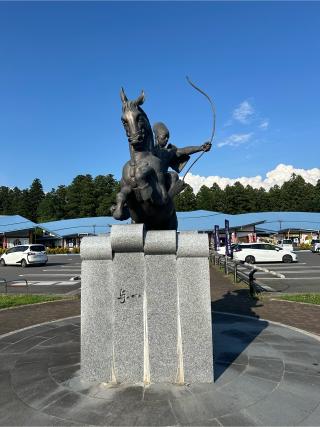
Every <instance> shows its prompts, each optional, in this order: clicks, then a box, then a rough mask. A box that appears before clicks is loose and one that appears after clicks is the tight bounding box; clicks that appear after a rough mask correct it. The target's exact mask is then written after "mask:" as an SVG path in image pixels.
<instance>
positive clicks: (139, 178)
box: [112, 89, 211, 230]
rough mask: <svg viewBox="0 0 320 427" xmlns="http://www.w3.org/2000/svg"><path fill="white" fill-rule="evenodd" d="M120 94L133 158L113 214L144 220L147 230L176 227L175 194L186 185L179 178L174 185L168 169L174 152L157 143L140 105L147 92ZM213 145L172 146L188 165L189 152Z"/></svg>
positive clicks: (135, 220) (138, 221) (122, 218)
mask: <svg viewBox="0 0 320 427" xmlns="http://www.w3.org/2000/svg"><path fill="white" fill-rule="evenodd" d="M120 97H121V101H122V117H121V120H122V123H123V127H124V129H125V131H126V134H127V137H128V141H129V149H130V160H129V161H128V162H127V163H126V164H125V165H124V167H123V171H122V179H121V189H120V192H119V193H118V194H117V198H116V205H115V206H113V208H112V214H113V217H114V218H115V219H117V220H125V219H128V218H130V217H131V218H132V220H133V221H134V222H135V223H144V224H145V227H146V229H147V230H176V229H177V226H178V222H177V215H176V211H175V207H174V203H173V200H172V198H173V195H174V194H177V193H178V192H180V191H182V190H183V188H184V185H181V183H182V182H181V180H178V182H177V183H176V184H177V190H176V191H174V189H172V188H170V183H171V185H172V180H170V176H169V174H168V173H167V171H168V167H169V166H171V167H172V165H171V164H170V161H172V155H171V156H169V157H168V156H165V155H163V153H162V154H161V149H160V148H159V147H155V146H154V139H153V133H152V129H151V126H150V122H149V119H148V117H147V115H146V113H145V112H144V111H143V110H142V108H141V107H140V106H141V105H142V104H143V102H144V99H145V97H144V92H143V91H142V93H141V95H140V96H139V97H138V98H137V99H136V100H134V101H130V100H128V98H127V96H126V95H125V93H124V90H123V89H122V90H121V93H120ZM172 147H173V148H172ZM210 147H211V144H204V145H201V146H197V147H186V148H183V149H178V148H176V147H174V146H171V148H170V150H174V155H175V156H176V158H177V159H178V161H179V159H181V163H183V165H185V163H186V161H187V160H188V159H189V156H188V155H189V154H192V153H195V152H198V151H208V150H209V149H210ZM163 150H165V148H163ZM171 154H172V153H171ZM167 158H169V159H170V161H169V160H166V159H167ZM169 190H170V191H169ZM168 191H169V193H168Z"/></svg>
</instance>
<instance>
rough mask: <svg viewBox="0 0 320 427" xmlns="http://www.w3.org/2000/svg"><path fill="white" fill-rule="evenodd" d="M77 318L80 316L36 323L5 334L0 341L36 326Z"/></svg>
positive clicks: (0, 336)
mask: <svg viewBox="0 0 320 427" xmlns="http://www.w3.org/2000/svg"><path fill="white" fill-rule="evenodd" d="M77 317H80V316H79V315H77V316H70V317H63V318H62V319H56V320H49V321H48V322H42V323H37V324H36V325H31V326H26V327H25V328H21V329H16V330H15V331H11V332H7V333H6V334H3V335H0V340H1V339H2V338H5V337H9V336H10V335H14V334H16V333H18V332H22V331H27V330H28V329H32V328H36V327H38V326H45V325H49V324H50V323H54V322H62V321H63V320H71V319H75V318H77Z"/></svg>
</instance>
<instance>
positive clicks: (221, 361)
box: [211, 289, 268, 381]
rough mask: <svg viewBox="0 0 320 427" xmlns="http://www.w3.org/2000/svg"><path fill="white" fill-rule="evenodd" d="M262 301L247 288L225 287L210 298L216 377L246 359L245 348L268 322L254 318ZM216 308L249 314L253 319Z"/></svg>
mask: <svg viewBox="0 0 320 427" xmlns="http://www.w3.org/2000/svg"><path fill="white" fill-rule="evenodd" d="M261 305H263V304H261V302H260V301H259V300H258V299H256V298H251V297H250V296H249V292H248V290H247V289H237V290H234V291H232V292H230V291H228V292H226V293H225V294H224V295H223V297H222V298H221V299H219V300H216V301H213V302H211V310H212V323H213V331H212V335H213V352H214V379H215V381H216V380H217V379H218V378H219V377H220V376H221V375H222V374H223V373H224V371H225V370H226V369H228V367H229V366H230V365H231V364H232V363H237V364H239V365H241V364H246V363H247V356H246V355H245V354H244V352H245V350H246V348H247V347H248V346H249V344H250V343H251V342H252V341H253V340H254V339H255V338H256V337H257V336H258V335H259V334H260V333H261V332H262V331H263V330H264V329H265V328H266V327H267V326H268V322H265V321H257V320H258V319H259V316H258V315H257V314H256V313H255V312H254V310H253V309H254V308H255V307H259V306H261ZM219 312H220V313H222V312H224V313H230V314H235V315H237V314H240V315H245V316H250V317H252V320H251V319H244V318H241V317H237V316H228V315H226V314H220V313H219Z"/></svg>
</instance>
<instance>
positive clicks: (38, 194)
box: [25, 178, 44, 222]
mask: <svg viewBox="0 0 320 427" xmlns="http://www.w3.org/2000/svg"><path fill="white" fill-rule="evenodd" d="M25 195H26V198H27V202H26V203H27V205H28V206H27V210H28V219H30V220H31V221H35V222H36V221H37V219H38V208H39V205H40V203H41V201H42V200H43V199H44V192H43V188H42V184H41V181H40V179H39V178H36V179H34V180H33V182H32V184H31V186H30V189H29V190H28V193H27V194H26V193H25Z"/></svg>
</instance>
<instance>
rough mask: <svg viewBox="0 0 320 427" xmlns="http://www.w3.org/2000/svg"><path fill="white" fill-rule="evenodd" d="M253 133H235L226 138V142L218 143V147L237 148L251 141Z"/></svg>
mask: <svg viewBox="0 0 320 427" xmlns="http://www.w3.org/2000/svg"><path fill="white" fill-rule="evenodd" d="M252 135H253V133H252V132H250V133H234V134H233V135H230V136H229V137H228V138H226V139H225V140H224V141H221V142H218V144H217V147H224V146H226V145H229V146H231V147H237V146H238V145H241V144H245V143H246V142H248V141H249V140H250V138H251V137H252Z"/></svg>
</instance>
